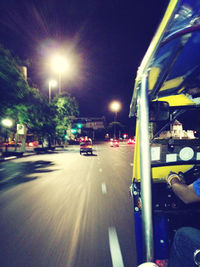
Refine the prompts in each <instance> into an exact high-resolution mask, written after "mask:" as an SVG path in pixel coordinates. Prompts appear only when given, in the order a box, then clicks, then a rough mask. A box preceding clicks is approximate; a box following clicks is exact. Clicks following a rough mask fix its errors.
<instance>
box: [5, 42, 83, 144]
mask: <svg viewBox="0 0 200 267" xmlns="http://www.w3.org/2000/svg"><path fill="white" fill-rule="evenodd" d="M20 65H22V62H20V60H19V59H18V58H16V57H14V56H13V55H12V54H11V52H10V51H9V50H7V49H5V48H4V47H3V46H2V45H0V92H1V97H0V119H2V118H5V117H10V118H12V119H13V120H14V121H15V124H18V123H19V124H24V125H26V127H27V128H28V129H29V131H30V132H31V133H34V134H35V135H37V136H38V137H39V138H41V139H44V138H46V139H48V140H49V139H53V138H55V137H56V136H57V138H63V136H64V134H65V132H66V128H67V127H68V125H69V116H76V115H78V114H79V111H78V104H77V102H76V99H75V98H74V97H71V96H70V95H69V94H65V95H59V96H58V97H56V98H55V99H54V100H53V101H52V103H51V104H49V103H48V101H47V98H46V97H44V96H43V95H42V94H41V93H40V92H39V90H38V89H37V88H32V87H30V86H29V84H28V83H27V81H26V80H25V77H24V75H23V72H22V70H21V68H20Z"/></svg>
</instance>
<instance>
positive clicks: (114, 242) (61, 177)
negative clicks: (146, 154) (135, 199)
mask: <svg viewBox="0 0 200 267" xmlns="http://www.w3.org/2000/svg"><path fill="white" fill-rule="evenodd" d="M94 148H95V151H94V155H93V156H85V155H80V154H79V150H78V147H77V146H72V147H69V149H68V151H59V152H55V153H49V154H43V155H42V154H41V155H34V156H29V157H24V158H19V159H15V160H11V161H7V162H1V163H0V266H3V267H12V266H15V267H16V266H17V267H32V266H34V267H36V266H37V267H40V266H47V267H49V266H50V267H51V266H52V267H66V266H67V267H110V266H114V267H123V266H124V267H129V266H130V267H135V266H136V254H135V238H134V219H133V212H132V203H131V199H130V196H129V186H130V183H131V175H132V166H131V165H132V161H133V151H134V146H132V145H126V144H122V143H120V147H119V148H112V147H110V146H109V144H108V143H103V144H98V145H95V146H94Z"/></svg>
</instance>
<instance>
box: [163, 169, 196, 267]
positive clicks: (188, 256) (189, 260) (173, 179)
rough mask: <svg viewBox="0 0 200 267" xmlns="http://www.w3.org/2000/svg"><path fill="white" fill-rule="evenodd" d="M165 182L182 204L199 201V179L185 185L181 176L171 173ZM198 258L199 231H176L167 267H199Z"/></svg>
mask: <svg viewBox="0 0 200 267" xmlns="http://www.w3.org/2000/svg"><path fill="white" fill-rule="evenodd" d="M166 180H167V183H168V184H169V185H170V186H171V188H172V190H173V191H174V193H175V194H176V195H177V196H178V197H179V198H180V199H181V200H182V201H183V202H184V203H186V204H189V203H192V202H198V201H200V178H199V179H197V180H196V181H195V182H194V183H192V184H190V185H186V184H185V182H184V180H183V178H182V177H181V175H178V174H177V173H173V172H171V173H170V174H169V175H168V177H167V179H166ZM198 258H200V230H199V229H195V228H192V227H182V228H180V229H178V231H177V232H176V234H175V237H174V241H173V244H172V248H171V251H170V257H169V265H168V267H193V266H194V267H195V266H200V260H199V259H198Z"/></svg>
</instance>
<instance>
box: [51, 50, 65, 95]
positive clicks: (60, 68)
mask: <svg viewBox="0 0 200 267" xmlns="http://www.w3.org/2000/svg"><path fill="white" fill-rule="evenodd" d="M51 67H52V70H53V71H54V72H56V73H58V92H59V94H61V76H62V74H63V73H64V72H65V71H66V70H67V69H68V67H69V62H68V61H67V60H66V59H65V57H63V56H61V55H54V56H53V57H52V60H51Z"/></svg>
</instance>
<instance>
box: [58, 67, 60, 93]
mask: <svg viewBox="0 0 200 267" xmlns="http://www.w3.org/2000/svg"><path fill="white" fill-rule="evenodd" d="M58 93H59V95H60V94H61V72H59V73H58Z"/></svg>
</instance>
